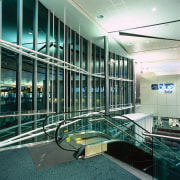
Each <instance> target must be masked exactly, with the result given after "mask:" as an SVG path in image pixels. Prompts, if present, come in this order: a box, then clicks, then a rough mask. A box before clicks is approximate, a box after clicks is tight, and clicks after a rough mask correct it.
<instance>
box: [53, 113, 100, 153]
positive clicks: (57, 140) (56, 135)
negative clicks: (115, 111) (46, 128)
mask: <svg viewBox="0 0 180 180" xmlns="http://www.w3.org/2000/svg"><path fill="white" fill-rule="evenodd" d="M99 114H101V113H99ZM85 117H90V116H87V114H84V116H82V117H76V118H71V119H65V120H63V121H62V122H60V123H59V125H58V126H57V128H56V132H55V141H56V144H57V145H58V146H59V147H60V148H61V149H63V150H66V151H78V149H74V150H72V149H66V148H64V147H62V146H61V145H60V143H59V138H62V137H59V136H58V131H59V129H60V128H61V126H62V124H63V123H64V122H66V121H70V120H77V119H83V118H85ZM93 117H96V116H93ZM97 117H99V116H97Z"/></svg>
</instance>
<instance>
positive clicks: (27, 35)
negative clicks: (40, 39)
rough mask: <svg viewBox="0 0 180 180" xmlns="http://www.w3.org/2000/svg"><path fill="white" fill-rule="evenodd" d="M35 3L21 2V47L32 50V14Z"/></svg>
mask: <svg viewBox="0 0 180 180" xmlns="http://www.w3.org/2000/svg"><path fill="white" fill-rule="evenodd" d="M34 4H35V1H23V34H22V45H23V46H24V47H26V48H29V49H33V33H34V32H33V31H34V29H33V17H34V15H33V13H34V10H33V9H34Z"/></svg>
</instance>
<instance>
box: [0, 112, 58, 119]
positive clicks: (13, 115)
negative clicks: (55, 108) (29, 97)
mask: <svg viewBox="0 0 180 180" xmlns="http://www.w3.org/2000/svg"><path fill="white" fill-rule="evenodd" d="M55 113H56V112H45V113H32V114H28V113H27V114H10V115H0V118H2V117H3V118H4V117H17V116H36V115H43V114H55Z"/></svg>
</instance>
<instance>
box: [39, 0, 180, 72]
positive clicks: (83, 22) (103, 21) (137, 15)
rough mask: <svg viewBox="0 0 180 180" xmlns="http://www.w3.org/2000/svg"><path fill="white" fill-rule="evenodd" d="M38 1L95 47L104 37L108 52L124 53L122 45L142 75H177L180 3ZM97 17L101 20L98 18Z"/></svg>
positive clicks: (176, 0)
mask: <svg viewBox="0 0 180 180" xmlns="http://www.w3.org/2000/svg"><path fill="white" fill-rule="evenodd" d="M40 1H41V2H42V4H44V5H45V6H46V7H47V8H48V9H50V10H51V11H52V12H54V13H55V15H56V16H57V17H59V18H60V19H61V20H63V21H64V22H65V23H66V24H67V25H69V26H70V27H71V28H72V29H75V30H76V31H78V32H79V33H80V34H81V35H84V36H85V37H86V38H88V39H89V40H92V41H93V42H95V43H96V44H99V45H100V46H103V36H104V35H108V36H109V37H110V38H109V39H110V49H111V48H112V49H116V50H117V51H119V50H122V51H123V48H121V47H120V46H119V45H122V46H123V47H124V48H125V49H126V51H127V53H128V54H130V56H131V57H132V58H133V59H135V61H136V62H137V64H138V65H139V67H140V68H141V72H143V73H146V72H155V73H156V74H174V73H176V74H177V73H178V74H179V73H180V32H179V31H180V15H179V11H180V0H171V1H170V0H151V1H150V0H136V1H135V0H51V1H49V0H40ZM98 15H102V16H103V18H97V16H98ZM119 32H120V33H128V34H127V35H128V36H127V35H126V36H125V35H119ZM132 34H136V35H138V36H132ZM139 35H143V36H145V37H139ZM146 36H151V38H150V37H146ZM112 37H113V38H112ZM152 37H153V38H152ZM159 38H161V39H159ZM112 39H113V40H112ZM113 43H114V44H118V48H114V46H113ZM123 53H124V54H125V55H126V52H123Z"/></svg>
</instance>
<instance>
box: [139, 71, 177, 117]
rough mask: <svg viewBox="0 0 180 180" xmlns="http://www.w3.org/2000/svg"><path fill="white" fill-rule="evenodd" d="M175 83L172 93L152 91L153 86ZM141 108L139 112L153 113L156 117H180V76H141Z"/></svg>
mask: <svg viewBox="0 0 180 180" xmlns="http://www.w3.org/2000/svg"><path fill="white" fill-rule="evenodd" d="M158 83H159V84H163V83H173V84H174V90H173V92H172V93H165V92H164V91H159V90H152V89H151V85H152V84H158ZM140 92H141V94H140V97H141V106H140V107H138V108H137V109H136V111H137V112H142V113H153V114H154V116H161V117H180V75H163V76H156V75H153V74H150V75H149V74H147V75H143V74H141V82H140Z"/></svg>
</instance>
